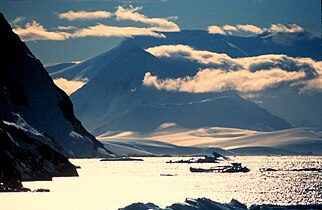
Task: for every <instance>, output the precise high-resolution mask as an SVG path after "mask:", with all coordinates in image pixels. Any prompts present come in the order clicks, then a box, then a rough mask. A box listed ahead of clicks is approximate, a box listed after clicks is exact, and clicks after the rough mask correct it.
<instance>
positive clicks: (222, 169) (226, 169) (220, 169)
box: [190, 163, 250, 173]
mask: <svg viewBox="0 0 322 210" xmlns="http://www.w3.org/2000/svg"><path fill="white" fill-rule="evenodd" d="M190 171H191V172H193V173H238V172H243V173H247V172H249V171H250V170H249V168H247V167H242V166H241V163H231V165H229V166H217V167H212V168H193V167H190Z"/></svg>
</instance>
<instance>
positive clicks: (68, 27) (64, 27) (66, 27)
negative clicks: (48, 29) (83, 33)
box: [54, 26, 77, 31]
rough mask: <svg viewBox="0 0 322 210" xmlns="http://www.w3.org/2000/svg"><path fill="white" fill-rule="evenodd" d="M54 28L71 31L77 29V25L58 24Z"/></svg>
mask: <svg viewBox="0 0 322 210" xmlns="http://www.w3.org/2000/svg"><path fill="white" fill-rule="evenodd" d="M54 29H56V30H62V31H70V30H75V29H77V27H75V26H57V27H56V28H54Z"/></svg>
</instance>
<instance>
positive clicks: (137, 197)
mask: <svg viewBox="0 0 322 210" xmlns="http://www.w3.org/2000/svg"><path fill="white" fill-rule="evenodd" d="M175 159H184V158H168V157H167V158H144V162H101V161H99V160H98V159H73V160H71V161H72V162H73V163H74V164H76V165H79V166H81V169H78V172H79V175H80V176H79V177H73V178H54V180H53V181H52V182H25V183H24V186H25V187H28V188H31V189H32V190H33V189H37V188H47V189H50V190H51V192H50V193H2V194H0V209H1V210H11V209H19V210H21V209H24V210H50V209H55V210H58V209H75V210H81V209H86V210H96V209H97V210H103V209H104V210H109V209H111V210H113V209H118V208H120V207H124V206H126V205H129V204H131V203H134V202H153V203H155V204H157V205H160V206H161V207H165V206H166V205H170V204H172V203H175V202H183V201H184V200H185V198H199V197H206V198H210V199H212V200H215V201H219V202H229V201H230V200H231V199H232V198H235V199H237V200H239V201H241V202H243V203H245V204H247V205H248V206H249V205H251V204H262V203H270V204H317V203H319V204H321V203H322V183H321V181H322V177H321V175H322V173H319V172H290V171H287V170H289V169H294V168H311V167H316V168H320V167H321V166H322V157H233V161H234V162H241V163H243V165H245V166H247V167H248V168H250V169H251V171H250V172H249V173H234V174H220V173H191V172H190V171H189V167H191V166H193V167H204V168H206V167H212V166H215V165H216V164H167V163H166V161H168V160H175ZM223 164H228V162H227V163H220V165H223ZM217 165H218V164H217ZM260 168H275V169H281V170H282V171H277V172H261V171H260ZM161 174H172V175H175V176H161Z"/></svg>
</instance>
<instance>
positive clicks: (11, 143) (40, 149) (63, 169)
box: [0, 120, 78, 192]
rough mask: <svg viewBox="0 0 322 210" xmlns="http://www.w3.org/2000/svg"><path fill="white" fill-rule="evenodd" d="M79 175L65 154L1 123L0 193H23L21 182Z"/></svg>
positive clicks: (24, 189) (13, 127)
mask: <svg viewBox="0 0 322 210" xmlns="http://www.w3.org/2000/svg"><path fill="white" fill-rule="evenodd" d="M59 176H78V174H77V171H76V167H75V166H74V165H73V164H71V163H70V162H69V161H68V158H66V157H65V156H64V155H62V154H60V153H58V152H57V151H55V150H54V149H52V148H51V147H50V146H49V145H46V144H44V143H42V142H40V141H38V140H36V139H33V138H32V137H30V136H28V135H27V133H25V132H24V131H23V130H21V129H18V128H16V127H15V126H12V125H7V124H4V123H3V122H2V121H1V120H0V192H25V191H28V189H26V188H23V186H22V184H21V181H36V180H51V179H52V177H59Z"/></svg>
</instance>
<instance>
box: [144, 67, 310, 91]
mask: <svg viewBox="0 0 322 210" xmlns="http://www.w3.org/2000/svg"><path fill="white" fill-rule="evenodd" d="M303 77H305V73H304V72H303V71H302V72H286V71H284V70H282V69H270V70H260V71H256V72H250V71H248V70H239V71H225V70H220V69H203V70H201V71H199V72H198V73H197V74H196V75H195V76H193V77H188V76H187V77H184V78H177V79H165V80H160V79H158V77H157V76H152V75H151V73H150V72H147V73H146V74H145V77H144V79H143V84H144V85H146V86H153V87H155V88H157V89H159V90H167V91H180V92H190V93H204V92H220V91H224V90H237V91H240V92H253V91H260V90H263V89H266V88H268V87H272V86H275V85H278V84H280V83H282V82H290V81H297V80H299V79H301V78H303Z"/></svg>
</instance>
